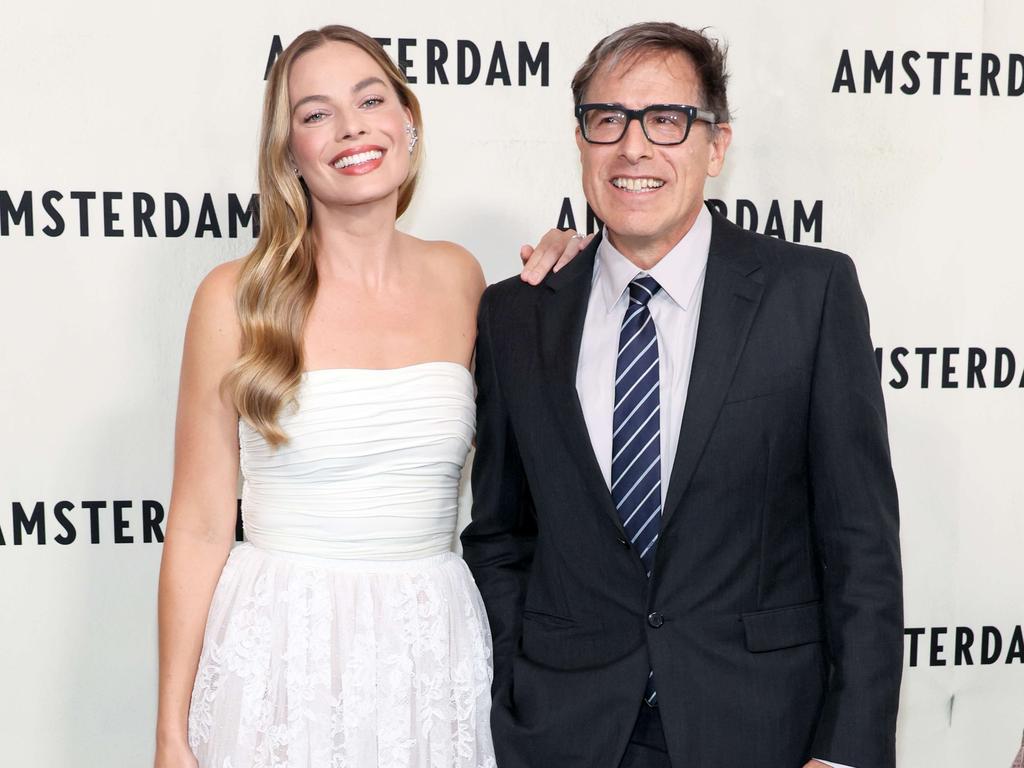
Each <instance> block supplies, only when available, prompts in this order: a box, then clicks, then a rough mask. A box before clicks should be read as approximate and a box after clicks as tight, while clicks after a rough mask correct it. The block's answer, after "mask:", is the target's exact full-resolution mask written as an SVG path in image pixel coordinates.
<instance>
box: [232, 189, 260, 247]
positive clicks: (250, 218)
mask: <svg viewBox="0 0 1024 768" xmlns="http://www.w3.org/2000/svg"><path fill="white" fill-rule="evenodd" d="M250 223H251V225H252V236H253V237H259V236H260V196H259V195H255V194H254V195H249V204H248V205H247V206H246V207H245V208H242V203H241V201H239V199H238V195H236V194H235V193H234V192H229V193H228V237H238V228H239V227H248V226H249V225H250Z"/></svg>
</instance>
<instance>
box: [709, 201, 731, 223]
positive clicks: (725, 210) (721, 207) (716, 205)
mask: <svg viewBox="0 0 1024 768" xmlns="http://www.w3.org/2000/svg"><path fill="white" fill-rule="evenodd" d="M705 202H706V203H707V204H708V205H710V206H711V207H712V208H713V209H714V211H715V213H718V214H721V215H722V216H725V218H729V206H727V205H726V204H725V201H724V200H719V199H718V198H714V197H712V198H710V199H708V200H706V201H705Z"/></svg>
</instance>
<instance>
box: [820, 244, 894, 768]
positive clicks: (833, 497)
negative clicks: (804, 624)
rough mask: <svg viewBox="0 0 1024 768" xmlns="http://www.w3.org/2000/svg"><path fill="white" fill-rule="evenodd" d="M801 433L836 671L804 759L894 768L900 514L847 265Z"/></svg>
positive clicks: (861, 310)
mask: <svg viewBox="0 0 1024 768" xmlns="http://www.w3.org/2000/svg"><path fill="white" fill-rule="evenodd" d="M809 433H810V434H809V454H810V456H809V462H810V472H811V485H812V491H813V513H812V516H813V517H812V520H813V528H814V534H815V539H816V542H817V547H818V553H819V556H820V558H821V568H822V581H823V602H824V613H825V622H826V637H827V642H828V648H829V652H830V656H831V662H832V674H831V676H830V680H829V685H828V690H827V692H826V698H825V703H824V707H823V709H822V714H821V717H820V720H819V722H818V726H817V730H816V733H815V739H814V743H813V745H812V748H811V752H810V754H812V755H820V756H821V757H822V758H825V759H828V760H836V761H840V762H841V763H843V764H848V765H856V766H864V767H865V768H867V767H868V766H870V767H871V768H893V766H894V765H895V736H896V712H897V709H898V705H899V691H900V678H901V675H902V669H903V589H902V570H901V565H900V545H899V508H898V501H897V495H896V484H895V481H894V479H893V473H892V465H891V460H890V456H889V443H888V436H887V427H886V418H885V404H884V402H883V399H882V390H881V385H880V382H879V375H878V367H877V364H876V362H875V357H874V349H873V346H872V343H871V338H870V335H869V328H868V313H867V307H866V305H865V303H864V297H863V295H862V293H861V290H860V286H859V284H858V282H857V274H856V270H855V269H854V266H853V262H852V261H851V260H850V259H849V258H848V257H847V256H840V257H839V259H838V260H837V262H836V263H835V265H834V266H833V268H832V272H831V275H830V276H829V280H828V284H827V287H826V291H825V299H824V304H823V308H822V315H821V326H820V332H819V337H818V347H817V351H816V357H815V362H814V374H813V381H812V388H811V402H810V422H809Z"/></svg>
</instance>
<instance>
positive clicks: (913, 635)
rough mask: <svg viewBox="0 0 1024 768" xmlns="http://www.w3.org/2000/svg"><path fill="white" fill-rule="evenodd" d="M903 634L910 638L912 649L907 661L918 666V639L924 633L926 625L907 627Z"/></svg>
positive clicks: (913, 665)
mask: <svg viewBox="0 0 1024 768" xmlns="http://www.w3.org/2000/svg"><path fill="white" fill-rule="evenodd" d="M903 634H904V635H906V636H907V637H909V638H910V651H909V653H907V663H908V664H909V665H910V666H912V667H916V666H917V639H918V638H919V637H921V635H923V634H924V627H906V628H905V629H904V630H903Z"/></svg>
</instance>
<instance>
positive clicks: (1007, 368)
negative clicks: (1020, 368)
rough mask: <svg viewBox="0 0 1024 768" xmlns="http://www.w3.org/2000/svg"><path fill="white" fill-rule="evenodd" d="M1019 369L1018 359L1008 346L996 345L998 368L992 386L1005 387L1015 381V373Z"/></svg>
mask: <svg viewBox="0 0 1024 768" xmlns="http://www.w3.org/2000/svg"><path fill="white" fill-rule="evenodd" d="M1016 369H1017V361H1016V360H1015V359H1014V357H1013V352H1011V351H1010V350H1009V349H1007V348H1006V347H996V370H995V374H993V376H992V378H993V382H992V386H994V387H995V388H996V389H1004V388H1006V387H1008V386H1010V384H1012V383H1013V374H1014V372H1015V371H1016Z"/></svg>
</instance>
